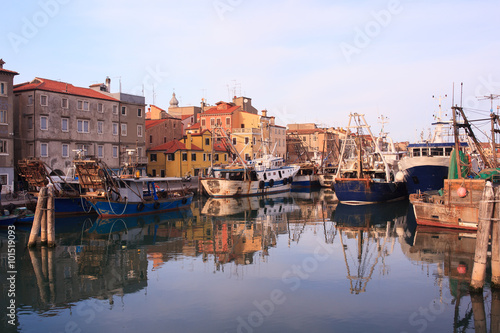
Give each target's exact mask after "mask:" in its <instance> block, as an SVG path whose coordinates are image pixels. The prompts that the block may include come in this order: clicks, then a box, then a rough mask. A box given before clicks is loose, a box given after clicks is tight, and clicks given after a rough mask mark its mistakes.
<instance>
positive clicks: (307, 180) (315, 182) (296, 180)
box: [292, 175, 320, 187]
mask: <svg viewBox="0 0 500 333" xmlns="http://www.w3.org/2000/svg"><path fill="white" fill-rule="evenodd" d="M319 186H320V183H319V177H318V175H295V177H293V182H292V187H319Z"/></svg>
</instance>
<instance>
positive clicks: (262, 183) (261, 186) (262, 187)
mask: <svg viewBox="0 0 500 333" xmlns="http://www.w3.org/2000/svg"><path fill="white" fill-rule="evenodd" d="M264 185H265V183H264V181H263V180H261V181H260V182H259V188H260V189H261V190H262V189H264Z"/></svg>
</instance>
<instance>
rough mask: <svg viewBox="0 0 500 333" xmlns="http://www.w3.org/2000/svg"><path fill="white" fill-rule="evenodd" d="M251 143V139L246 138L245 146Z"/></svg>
mask: <svg viewBox="0 0 500 333" xmlns="http://www.w3.org/2000/svg"><path fill="white" fill-rule="evenodd" d="M249 142H250V139H249V138H248V137H245V144H246V145H247V144H248V143H249Z"/></svg>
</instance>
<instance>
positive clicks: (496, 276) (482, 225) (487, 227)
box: [470, 182, 500, 292]
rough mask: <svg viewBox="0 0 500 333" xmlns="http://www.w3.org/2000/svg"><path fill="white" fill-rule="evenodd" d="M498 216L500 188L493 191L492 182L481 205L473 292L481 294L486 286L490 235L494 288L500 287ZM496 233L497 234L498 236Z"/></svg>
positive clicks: (485, 191)
mask: <svg viewBox="0 0 500 333" xmlns="http://www.w3.org/2000/svg"><path fill="white" fill-rule="evenodd" d="M498 216H500V187H496V188H495V189H493V187H492V185H491V182H486V185H485V187H484V190H483V196H482V198H481V202H480V203H479V221H478V226H477V235H476V250H475V255H474V267H473V269H472V278H471V283H470V288H471V291H472V292H480V291H482V289H483V286H484V280H485V277H486V263H487V259H488V244H489V240H490V235H491V248H492V260H491V265H492V287H496V288H498V287H500V285H499V283H498V282H499V280H500V270H499V267H498V264H499V256H500V253H499V244H498V221H497V219H498ZM492 225H493V226H492ZM495 233H496V234H497V235H496V236H495ZM495 281H496V282H495Z"/></svg>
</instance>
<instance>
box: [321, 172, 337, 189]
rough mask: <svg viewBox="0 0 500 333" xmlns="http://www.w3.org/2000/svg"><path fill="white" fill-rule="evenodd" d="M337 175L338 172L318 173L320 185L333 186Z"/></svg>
mask: <svg viewBox="0 0 500 333" xmlns="http://www.w3.org/2000/svg"><path fill="white" fill-rule="evenodd" d="M335 176H336V174H334V173H327V174H321V175H318V177H319V184H320V186H321V187H328V188H333V183H334V182H335Z"/></svg>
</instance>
